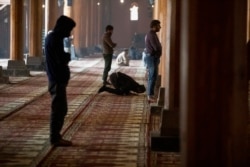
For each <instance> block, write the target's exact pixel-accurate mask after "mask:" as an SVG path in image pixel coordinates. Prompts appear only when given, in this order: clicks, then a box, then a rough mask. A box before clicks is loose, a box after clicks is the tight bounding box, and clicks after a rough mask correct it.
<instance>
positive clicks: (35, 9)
mask: <svg viewBox="0 0 250 167" xmlns="http://www.w3.org/2000/svg"><path fill="white" fill-rule="evenodd" d="M29 2H30V5H29V6H30V14H29V20H30V21H29V56H30V57H42V26H43V9H42V5H43V0H35V1H34V0H30V1H29Z"/></svg>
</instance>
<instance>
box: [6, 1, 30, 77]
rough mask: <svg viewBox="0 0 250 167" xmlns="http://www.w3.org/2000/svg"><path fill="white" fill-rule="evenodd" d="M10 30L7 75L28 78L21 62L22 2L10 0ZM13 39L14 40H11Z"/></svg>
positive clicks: (27, 73) (25, 68)
mask: <svg viewBox="0 0 250 167" xmlns="http://www.w3.org/2000/svg"><path fill="white" fill-rule="evenodd" d="M10 2H11V9H10V12H11V16H10V17H11V18H10V20H11V21H10V22H11V26H10V27H11V28H10V39H12V40H11V43H10V60H9V61H8V65H7V74H8V75H14V76H28V75H29V70H28V69H27V67H26V65H25V62H24V60H23V57H24V56H23V42H24V41H23V28H24V24H23V7H24V5H23V4H24V0H11V1H10ZM13 39H14V40H13Z"/></svg>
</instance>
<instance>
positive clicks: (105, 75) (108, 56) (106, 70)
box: [102, 54, 113, 82]
mask: <svg viewBox="0 0 250 167" xmlns="http://www.w3.org/2000/svg"><path fill="white" fill-rule="evenodd" d="M112 57H113V54H103V58H104V70H103V76H102V80H103V82H106V81H107V78H108V73H109V71H110V69H111V64H112Z"/></svg>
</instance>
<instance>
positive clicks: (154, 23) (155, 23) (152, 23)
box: [150, 20, 161, 28]
mask: <svg viewBox="0 0 250 167" xmlns="http://www.w3.org/2000/svg"><path fill="white" fill-rule="evenodd" d="M158 24H161V22H160V21H159V20H152V21H151V23H150V28H153V27H154V26H157V25H158Z"/></svg>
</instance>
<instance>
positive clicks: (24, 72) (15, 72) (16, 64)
mask: <svg viewBox="0 0 250 167" xmlns="http://www.w3.org/2000/svg"><path fill="white" fill-rule="evenodd" d="M4 74H5V75H6V76H30V71H29V69H28V68H27V67H26V65H25V62H24V61H23V60H9V61H8V66H7V70H4Z"/></svg>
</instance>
